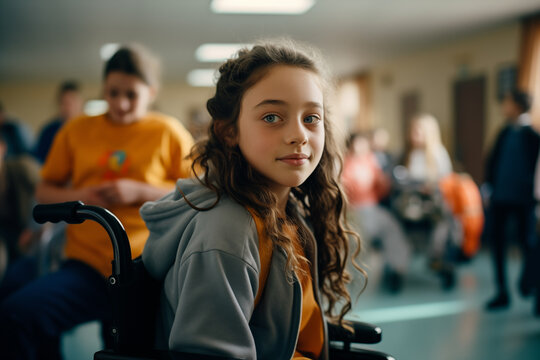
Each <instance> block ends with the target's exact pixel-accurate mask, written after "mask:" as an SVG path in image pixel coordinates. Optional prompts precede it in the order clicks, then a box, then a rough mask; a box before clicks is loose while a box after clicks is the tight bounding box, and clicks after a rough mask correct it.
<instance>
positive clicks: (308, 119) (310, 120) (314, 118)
mask: <svg viewBox="0 0 540 360" xmlns="http://www.w3.org/2000/svg"><path fill="white" fill-rule="evenodd" d="M319 121H321V118H319V117H318V116H316V115H309V116H307V117H306V118H304V122H305V123H306V124H316V123H318V122H319Z"/></svg>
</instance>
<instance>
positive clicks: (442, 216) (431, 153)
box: [403, 114, 461, 288]
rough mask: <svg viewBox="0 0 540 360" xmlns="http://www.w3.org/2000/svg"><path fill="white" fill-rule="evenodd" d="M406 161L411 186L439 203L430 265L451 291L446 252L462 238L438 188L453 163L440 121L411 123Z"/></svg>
mask: <svg viewBox="0 0 540 360" xmlns="http://www.w3.org/2000/svg"><path fill="white" fill-rule="evenodd" d="M403 162H404V166H405V167H406V169H407V181H409V183H410V185H411V186H414V187H417V188H418V189H419V191H420V192H421V193H422V194H424V195H427V196H429V197H431V198H432V199H433V200H432V203H434V204H437V205H436V206H435V207H434V208H433V209H432V212H433V214H431V215H432V216H431V219H432V220H431V221H432V224H431V225H432V226H431V228H432V230H431V232H430V235H429V244H430V250H429V254H428V256H429V259H430V260H429V264H430V266H431V268H432V269H433V270H435V271H437V272H438V273H439V275H441V277H442V282H443V287H444V288H451V287H453V286H454V284H455V276H454V266H453V263H452V261H451V259H450V254H449V252H448V251H447V250H448V248H449V243H452V244H453V245H455V246H460V244H459V242H460V241H461V237H460V236H459V235H458V234H459V231H457V230H456V222H455V220H454V218H453V215H452V213H451V211H450V209H449V208H448V207H447V206H446V205H445V204H444V202H443V199H442V195H441V193H440V189H439V181H440V180H441V179H442V178H444V177H445V176H448V175H450V174H451V173H452V162H451V160H450V156H449V155H448V151H446V148H445V147H444V145H443V143H442V140H441V130H440V127H439V124H438V121H437V119H436V118H435V117H433V116H432V115H428V114H422V115H418V116H416V117H415V118H414V119H413V120H412V122H411V125H410V129H409V133H408V136H407V139H406V151H405V156H404V160H403Z"/></svg>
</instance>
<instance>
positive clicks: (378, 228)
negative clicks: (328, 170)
mask: <svg viewBox="0 0 540 360" xmlns="http://www.w3.org/2000/svg"><path fill="white" fill-rule="evenodd" d="M342 182H343V186H344V188H345V193H346V194H347V198H348V200H349V204H350V207H351V210H352V211H351V214H352V216H353V222H354V223H355V224H356V226H357V228H358V230H360V232H361V234H362V235H363V236H364V237H365V239H367V241H368V243H371V244H375V243H376V242H380V244H381V246H382V253H383V257H384V261H385V273H384V285H385V286H386V288H387V289H388V290H389V291H390V292H392V293H396V292H399V291H400V290H401V288H402V286H403V279H404V276H405V273H406V271H407V266H408V264H409V258H410V252H411V251H410V248H409V244H408V242H407V238H406V237H405V234H404V232H403V229H402V228H401V225H400V224H399V222H398V221H397V219H396V218H395V217H394V215H393V214H392V213H391V212H390V211H389V210H388V209H386V208H384V207H382V206H380V205H379V201H380V199H381V198H383V197H385V196H386V195H387V194H388V192H389V190H390V180H389V178H388V177H387V176H386V175H385V173H384V172H383V171H382V169H381V167H380V165H379V163H378V162H377V158H376V156H375V154H374V153H373V151H372V149H371V147H370V137H369V135H368V134H364V133H355V134H352V135H351V136H350V137H349V139H348V141H347V156H346V157H345V162H344V167H343V174H342Z"/></svg>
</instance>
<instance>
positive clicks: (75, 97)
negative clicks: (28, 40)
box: [34, 81, 83, 164]
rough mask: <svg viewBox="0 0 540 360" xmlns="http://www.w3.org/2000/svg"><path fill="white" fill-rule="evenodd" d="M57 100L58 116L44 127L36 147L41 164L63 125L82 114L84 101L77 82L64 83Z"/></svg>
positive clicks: (35, 154) (36, 153) (37, 157)
mask: <svg viewBox="0 0 540 360" xmlns="http://www.w3.org/2000/svg"><path fill="white" fill-rule="evenodd" d="M56 100H57V104H58V114H57V116H56V117H55V118H53V119H52V120H50V121H49V122H48V123H47V124H46V125H45V126H44V127H43V129H42V130H41V132H40V134H39V137H38V140H37V142H36V145H35V147H34V156H35V157H36V159H37V160H38V161H39V162H40V163H41V164H43V163H44V162H45V159H46V158H47V154H48V153H49V150H50V148H51V145H52V143H53V140H54V137H55V135H56V133H57V132H58V130H60V128H61V127H62V125H64V123H65V122H66V121H68V120H69V119H72V118H74V117H75V116H77V115H80V114H81V113H82V105H83V100H82V97H81V94H80V90H79V84H77V83H76V82H74V81H65V82H63V83H62V84H61V85H60V88H59V89H58V94H57V99H56Z"/></svg>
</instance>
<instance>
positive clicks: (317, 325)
mask: <svg viewBox="0 0 540 360" xmlns="http://www.w3.org/2000/svg"><path fill="white" fill-rule="evenodd" d="M250 213H251V214H252V216H253V218H254V220H255V224H256V226H257V233H258V235H259V256H260V261H261V271H260V273H259V289H258V290H257V296H256V298H255V306H257V303H258V302H259V299H260V297H261V295H262V292H263V290H264V286H265V284H266V279H267V277H268V272H269V269H270V262H271V258H272V243H271V241H270V239H269V238H268V236H267V235H266V233H265V231H264V224H263V222H262V221H261V219H260V218H259V217H258V216H256V215H255V213H254V212H253V211H250ZM289 235H290V238H291V239H292V241H294V244H295V249H296V255H300V256H305V253H304V249H302V247H301V246H300V243H299V241H298V237H297V233H296V229H292V228H291V229H290V231H289ZM302 270H304V272H297V274H296V275H297V277H298V280H299V281H300V285H301V287H302V316H301V320H300V328H299V334H298V341H297V343H296V351H295V353H294V357H293V359H295V360H300V359H317V358H318V357H319V356H320V354H321V352H322V349H323V345H324V325H323V319H322V316H321V311H320V307H319V304H318V303H317V301H316V300H315V295H314V289H313V281H312V277H311V269H310V266H309V264H307V263H303V266H302ZM283 276H285V274H283Z"/></svg>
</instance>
